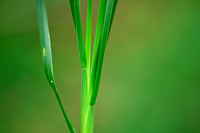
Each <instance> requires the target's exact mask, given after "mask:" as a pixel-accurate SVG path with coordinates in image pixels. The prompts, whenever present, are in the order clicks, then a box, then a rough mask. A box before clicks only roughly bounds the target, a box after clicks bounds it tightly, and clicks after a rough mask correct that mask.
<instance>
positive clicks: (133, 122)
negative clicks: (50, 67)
mask: <svg viewBox="0 0 200 133" xmlns="http://www.w3.org/2000/svg"><path fill="white" fill-rule="evenodd" d="M46 4H47V11H48V20H49V27H50V34H51V41H52V51H53V62H54V72H55V78H56V81H57V86H58V89H59V92H60V95H61V99H62V100H63V103H64V105H65V108H66V110H67V113H68V114H69V116H70V119H71V120H72V123H73V124H74V125H75V128H76V129H77V131H78V132H80V95H81V93H80V92H81V90H80V86H81V69H80V63H79V56H78V50H77V43H76V34H75V29H74V26H73V21H72V17H71V12H70V8H69V1H68V0H46ZM98 5H99V0H97V1H95V0H94V1H93V33H94V31H95V25H96V19H97V12H98ZM86 9H87V1H86V0H82V20H83V27H84V31H85V21H86ZM66 132H68V129H67V127H66V124H65V121H64V118H63V116H62V114H61V111H60V108H59V106H58V103H57V101H56V98H55V96H54V94H53V91H52V90H51V89H50V86H49V85H48V82H47V80H46V78H45V74H44V71H43V66H42V61H41V49H40V41H39V34H38V25H37V16H36V5H35V1H34V0H20V1H16V0H1V1H0V133H66ZM94 132H95V133H200V1H198V0H151V1H150V0H119V3H118V7H117V11H116V16H115V20H114V23H113V27H112V31H111V35H110V38H109V42H108V46H107V49H106V55H105V61H104V67H103V73H102V80H101V85H100V92H99V95H98V100H97V105H96V112H95V131H94Z"/></svg>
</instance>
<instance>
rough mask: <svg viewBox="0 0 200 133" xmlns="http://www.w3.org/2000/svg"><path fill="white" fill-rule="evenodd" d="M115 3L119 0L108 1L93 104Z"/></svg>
mask: <svg viewBox="0 0 200 133" xmlns="http://www.w3.org/2000/svg"><path fill="white" fill-rule="evenodd" d="M115 4H117V0H108V1H107V5H106V13H105V19H104V25H103V31H102V36H101V41H100V48H99V55H98V63H97V69H96V74H95V81H94V86H93V87H94V88H93V93H92V98H91V102H90V105H91V106H93V105H94V104H95V103H96V99H97V94H98V90H99V83H100V78H101V72H102V66H103V59H104V54H105V49H106V45H107V41H108V37H109V33H110V28H111V23H112V19H113V16H114V13H113V10H114V11H115V9H113V8H116V5H115Z"/></svg>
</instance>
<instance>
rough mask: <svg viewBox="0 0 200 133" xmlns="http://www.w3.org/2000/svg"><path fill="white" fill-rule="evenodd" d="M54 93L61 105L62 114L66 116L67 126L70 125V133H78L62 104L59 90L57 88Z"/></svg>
mask: <svg viewBox="0 0 200 133" xmlns="http://www.w3.org/2000/svg"><path fill="white" fill-rule="evenodd" d="M54 93H55V95H56V98H57V101H58V103H59V106H60V109H61V111H62V113H63V116H64V118H65V121H66V123H67V125H68V127H69V130H70V132H71V133H76V131H75V129H74V127H73V126H72V123H71V122H70V119H69V117H68V116H67V113H66V112H65V109H64V107H63V104H62V102H61V99H60V96H59V94H58V90H57V89H56V88H55V89H54Z"/></svg>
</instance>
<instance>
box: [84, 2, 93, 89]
mask: <svg viewBox="0 0 200 133" xmlns="http://www.w3.org/2000/svg"><path fill="white" fill-rule="evenodd" d="M91 32H92V0H88V11H87V26H86V43H85V51H86V59H87V70H88V71H87V77H88V78H87V79H88V84H89V81H90V60H91ZM88 88H89V87H88ZM88 91H89V90H88Z"/></svg>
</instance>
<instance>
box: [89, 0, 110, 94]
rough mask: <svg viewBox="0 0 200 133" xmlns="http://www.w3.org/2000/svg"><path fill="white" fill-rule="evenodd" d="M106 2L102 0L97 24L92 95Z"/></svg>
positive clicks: (91, 81) (91, 86) (92, 70)
mask: <svg viewBox="0 0 200 133" xmlns="http://www.w3.org/2000/svg"><path fill="white" fill-rule="evenodd" d="M106 4H107V0H101V3H100V7H99V15H98V20H97V26H96V34H95V40H94V48H93V55H92V66H91V77H90V97H91V95H92V93H93V84H94V81H95V75H96V68H97V62H98V56H99V45H100V40H101V36H102V29H103V23H104V17H105V11H106Z"/></svg>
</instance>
